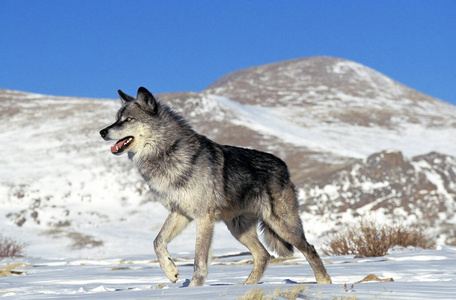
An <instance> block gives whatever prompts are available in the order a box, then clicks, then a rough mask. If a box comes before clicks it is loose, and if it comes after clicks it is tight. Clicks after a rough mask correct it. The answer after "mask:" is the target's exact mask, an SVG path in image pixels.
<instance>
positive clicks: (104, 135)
mask: <svg viewBox="0 0 456 300" xmlns="http://www.w3.org/2000/svg"><path fill="white" fill-rule="evenodd" d="M100 135H101V137H102V138H104V139H105V138H106V136H107V135H108V131H107V130H106V129H102V130H101V131H100Z"/></svg>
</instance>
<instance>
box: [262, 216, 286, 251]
mask: <svg viewBox="0 0 456 300" xmlns="http://www.w3.org/2000/svg"><path fill="white" fill-rule="evenodd" d="M260 229H261V232H262V233H263V236H264V240H265V242H266V244H267V245H268V246H269V248H270V249H271V250H273V251H275V252H276V253H277V254H278V255H279V256H282V257H287V256H291V255H293V245H291V244H290V243H288V242H286V241H284V240H283V239H282V238H281V237H280V236H279V235H278V234H277V233H276V232H275V231H274V230H272V228H271V227H269V226H268V224H266V222H264V220H260Z"/></svg>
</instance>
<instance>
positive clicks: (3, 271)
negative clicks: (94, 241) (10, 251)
mask: <svg viewBox="0 0 456 300" xmlns="http://www.w3.org/2000/svg"><path fill="white" fill-rule="evenodd" d="M24 267H30V265H26V264H22V263H17V264H9V265H7V266H2V267H0V277H3V276H12V275H25V272H24V271H18V270H14V269H17V268H24Z"/></svg>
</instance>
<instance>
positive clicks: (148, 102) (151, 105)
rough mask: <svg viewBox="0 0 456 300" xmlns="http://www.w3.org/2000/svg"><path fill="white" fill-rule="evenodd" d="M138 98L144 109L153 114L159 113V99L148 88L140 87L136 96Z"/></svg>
mask: <svg viewBox="0 0 456 300" xmlns="http://www.w3.org/2000/svg"><path fill="white" fill-rule="evenodd" d="M136 100H137V101H138V103H139V105H141V107H142V108H143V109H144V110H146V111H149V112H151V113H153V114H156V113H157V109H158V104H157V100H155V98H154V95H152V93H151V92H149V91H148V90H147V89H146V88H144V87H140V88H139V89H138V95H137V96H136Z"/></svg>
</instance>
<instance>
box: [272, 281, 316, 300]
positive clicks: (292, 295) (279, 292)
mask: <svg viewBox="0 0 456 300" xmlns="http://www.w3.org/2000/svg"><path fill="white" fill-rule="evenodd" d="M308 292H309V288H308V287H305V286H304V285H302V284H300V285H297V286H295V287H294V288H292V289H281V288H276V289H275V291H274V297H281V298H285V299H296V298H298V296H299V294H302V293H308Z"/></svg>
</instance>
